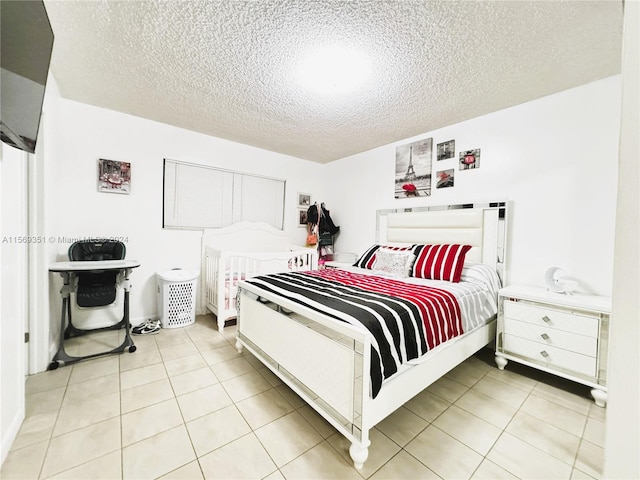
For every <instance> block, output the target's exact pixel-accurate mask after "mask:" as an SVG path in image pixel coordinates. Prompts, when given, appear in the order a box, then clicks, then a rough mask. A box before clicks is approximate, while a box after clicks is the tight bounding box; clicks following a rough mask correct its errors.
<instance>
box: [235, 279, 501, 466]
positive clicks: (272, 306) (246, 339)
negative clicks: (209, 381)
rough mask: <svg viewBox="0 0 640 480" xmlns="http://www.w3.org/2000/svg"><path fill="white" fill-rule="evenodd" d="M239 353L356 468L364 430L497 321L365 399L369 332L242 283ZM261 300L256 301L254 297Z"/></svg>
mask: <svg viewBox="0 0 640 480" xmlns="http://www.w3.org/2000/svg"><path fill="white" fill-rule="evenodd" d="M239 287H240V291H239V312H238V330H237V344H236V345H237V347H238V350H239V351H240V350H241V349H242V348H243V347H246V348H247V349H248V350H249V351H250V352H251V353H252V354H253V355H255V356H256V358H257V359H258V360H260V361H261V362H262V363H264V364H265V365H266V366H267V367H269V368H270V369H271V370H272V371H273V372H274V373H275V374H276V375H277V376H278V377H279V378H280V379H281V380H282V381H283V382H284V383H286V384H287V385H288V386H289V387H291V388H292V389H293V390H294V391H295V392H296V393H297V394H298V395H300V397H301V398H302V399H303V400H304V401H306V402H307V403H308V404H309V405H310V406H311V407H312V408H313V409H314V410H316V411H317V412H318V413H319V414H320V415H322V416H323V417H324V418H325V419H326V420H327V421H328V422H329V423H331V424H332V425H333V426H334V427H335V428H336V429H337V430H338V431H339V432H340V433H341V434H342V435H344V436H345V437H346V438H347V439H349V440H350V441H351V447H350V448H349V454H350V455H351V458H352V459H353V462H354V466H355V467H356V468H362V466H363V463H364V462H365V461H366V459H367V457H368V447H369V430H370V429H371V428H373V427H374V426H375V425H376V424H377V423H378V422H380V421H382V420H383V419H384V418H386V417H387V416H388V415H390V414H391V413H393V412H394V411H395V410H397V409H398V408H399V407H400V406H402V405H403V404H404V403H406V402H407V401H409V400H410V399H411V398H413V397H414V396H415V395H417V394H418V393H420V392H421V391H422V390H424V389H425V388H426V387H428V386H429V385H430V384H431V383H433V382H435V381H436V380H437V379H438V378H440V377H441V376H442V375H444V374H446V373H447V372H448V371H450V370H451V369H453V368H455V367H456V366H457V365H459V364H460V363H461V362H463V361H464V360H465V359H466V358H468V357H469V356H471V355H473V354H474V353H475V352H477V351H478V350H480V349H481V348H482V347H484V346H485V345H487V344H488V343H489V342H491V341H492V340H493V339H495V319H493V320H492V321H490V322H489V323H487V324H485V325H484V326H482V327H479V328H477V329H475V330H473V331H471V332H469V333H467V334H465V335H463V336H461V337H458V338H455V339H452V340H451V341H449V342H446V343H444V344H442V345H440V346H438V347H437V348H435V349H434V350H433V351H432V352H429V353H428V354H427V357H428V358H426V359H425V361H424V362H422V363H420V364H417V365H414V366H411V367H410V368H408V369H407V370H404V371H403V372H402V373H400V374H398V375H396V376H394V377H392V378H391V379H389V380H388V381H387V382H385V384H383V387H382V389H381V391H380V393H379V394H378V396H377V397H376V398H375V399H373V398H371V395H370V383H371V381H370V362H371V343H370V342H371V341H370V337H369V334H368V332H365V331H363V330H360V329H357V328H355V327H353V326H351V325H350V324H348V323H343V322H338V321H335V320H333V319H331V318H329V317H326V316H324V315H323V314H322V313H319V312H317V311H315V310H312V309H309V308H306V307H304V306H301V305H300V304H297V303H292V302H290V301H288V300H286V299H283V298H277V297H274V296H272V294H270V293H269V292H265V291H261V290H260V289H259V288H257V287H255V286H254V285H251V284H249V283H246V282H240V285H239ZM258 295H259V296H258Z"/></svg>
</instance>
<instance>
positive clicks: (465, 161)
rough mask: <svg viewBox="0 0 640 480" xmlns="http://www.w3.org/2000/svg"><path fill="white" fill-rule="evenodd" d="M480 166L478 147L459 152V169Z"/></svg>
mask: <svg viewBox="0 0 640 480" xmlns="http://www.w3.org/2000/svg"><path fill="white" fill-rule="evenodd" d="M473 168H480V149H479V148H476V149H474V150H467V151H464V152H460V170H471V169H473Z"/></svg>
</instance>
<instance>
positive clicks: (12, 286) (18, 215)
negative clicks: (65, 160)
mask: <svg viewBox="0 0 640 480" xmlns="http://www.w3.org/2000/svg"><path fill="white" fill-rule="evenodd" d="M26 179H27V154H26V153H24V152H21V151H20V150H17V149H15V148H13V147H9V146H7V145H5V144H4V143H2V144H0V264H1V265H2V276H1V277H0V345H1V348H0V392H2V395H1V396H0V442H1V443H0V464H1V463H2V462H3V461H4V459H5V457H6V455H7V453H8V452H9V448H10V447H11V444H12V443H13V440H14V439H15V436H16V435H17V433H18V430H19V428H20V424H21V423H22V419H23V418H24V412H25V399H24V395H25V383H24V382H25V373H26V372H25V362H26V357H25V344H24V332H25V331H26V326H27V301H26V299H27V243H24V242H26V240H27V202H26V199H27V191H26V188H24V187H25V186H26Z"/></svg>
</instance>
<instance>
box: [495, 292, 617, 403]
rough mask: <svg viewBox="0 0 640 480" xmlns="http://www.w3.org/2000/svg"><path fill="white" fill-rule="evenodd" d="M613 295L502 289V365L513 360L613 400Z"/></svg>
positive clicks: (602, 399) (498, 360)
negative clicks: (608, 379) (610, 386)
mask: <svg viewBox="0 0 640 480" xmlns="http://www.w3.org/2000/svg"><path fill="white" fill-rule="evenodd" d="M610 315H611V299H610V298H609V297H598V296H593V295H582V294H574V295H564V294H561V293H554V292H549V291H548V290H545V289H543V288H535V287H519V286H510V287H506V288H503V289H502V290H500V292H499V294H498V328H497V338H496V364H497V365H498V368H499V369H500V370H504V367H505V366H506V365H507V360H513V361H515V362H519V363H522V364H524V365H528V366H530V367H534V368H537V369H540V370H543V371H545V372H549V373H553V374H555V375H558V376H561V377H564V378H567V379H569V380H573V381H575V382H578V383H582V384H584V385H588V386H590V387H593V389H592V390H591V395H593V398H594V399H595V402H596V405H598V406H599V407H604V406H605V405H606V403H607V387H606V373H607V350H608V338H609V317H610Z"/></svg>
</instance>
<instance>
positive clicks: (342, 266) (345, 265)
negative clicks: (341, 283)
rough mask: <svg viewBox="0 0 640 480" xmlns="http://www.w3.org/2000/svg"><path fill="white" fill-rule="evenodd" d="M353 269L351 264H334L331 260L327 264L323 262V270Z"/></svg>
mask: <svg viewBox="0 0 640 480" xmlns="http://www.w3.org/2000/svg"><path fill="white" fill-rule="evenodd" d="M347 267H353V262H336V261H334V260H331V261H329V262H324V268H347Z"/></svg>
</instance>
